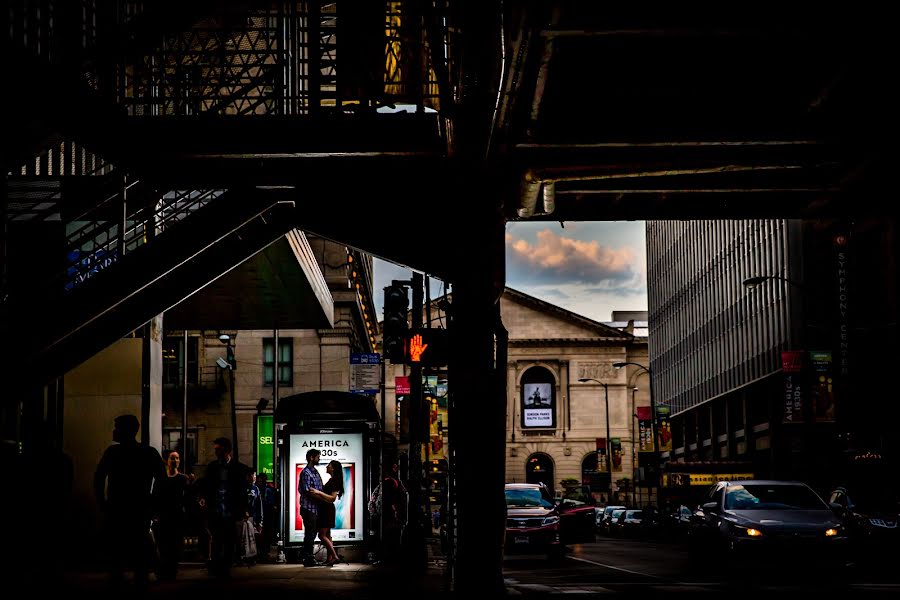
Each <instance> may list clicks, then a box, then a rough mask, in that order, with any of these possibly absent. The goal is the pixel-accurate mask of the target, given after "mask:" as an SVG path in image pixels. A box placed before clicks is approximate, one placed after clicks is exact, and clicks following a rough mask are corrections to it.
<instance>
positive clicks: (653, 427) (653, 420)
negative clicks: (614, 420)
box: [613, 360, 659, 493]
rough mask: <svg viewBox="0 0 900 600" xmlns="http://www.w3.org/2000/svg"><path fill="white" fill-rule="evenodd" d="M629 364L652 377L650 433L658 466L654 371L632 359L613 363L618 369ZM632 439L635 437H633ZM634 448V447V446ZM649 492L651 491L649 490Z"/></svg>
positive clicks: (650, 389) (650, 388)
mask: <svg viewBox="0 0 900 600" xmlns="http://www.w3.org/2000/svg"><path fill="white" fill-rule="evenodd" d="M627 365H632V366H634V367H638V368H639V369H643V370H644V372H645V373H647V377H648V378H649V379H650V387H649V390H648V391H649V393H650V435H651V436H652V437H653V456H654V459H653V460H654V461H655V462H656V463H657V465H654V467H656V466H658V462H659V441H658V440H657V439H656V401H655V400H654V398H653V373H651V372H650V368H649V367H646V366H644V365H642V364H641V363H636V362H631V361H627V360H626V361H622V362H614V363H613V367H615V368H616V369H621V368H623V367H625V366H627ZM635 390H637V388H635ZM632 398H634V395H633V392H632ZM633 420H634V417H633V416H632V421H633ZM632 439H634V438H632ZM632 448H633V446H632ZM633 461H634V459H633V458H632V463H631V464H632V476H633V475H634V473H633V468H634V462H633ZM649 487H651V486H648V488H649ZM648 493H649V490H648Z"/></svg>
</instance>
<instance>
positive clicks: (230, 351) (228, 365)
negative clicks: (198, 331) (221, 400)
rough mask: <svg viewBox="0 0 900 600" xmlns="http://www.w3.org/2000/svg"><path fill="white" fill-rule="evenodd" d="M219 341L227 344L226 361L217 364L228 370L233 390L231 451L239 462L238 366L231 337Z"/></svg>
mask: <svg viewBox="0 0 900 600" xmlns="http://www.w3.org/2000/svg"><path fill="white" fill-rule="evenodd" d="M219 341H220V342H222V343H223V344H225V356H226V357H227V360H226V359H223V358H222V357H219V358H218V359H216V364H217V365H219V368H221V369H227V370H228V383H229V387H230V388H231V437H232V439H231V450H232V456H233V457H234V460H235V461H237V460H238V435H237V405H236V403H235V393H234V369H235V367H236V366H237V365H236V361H235V360H234V347H233V346H232V345H231V336H230V335H228V334H227V333H223V334H221V335H219Z"/></svg>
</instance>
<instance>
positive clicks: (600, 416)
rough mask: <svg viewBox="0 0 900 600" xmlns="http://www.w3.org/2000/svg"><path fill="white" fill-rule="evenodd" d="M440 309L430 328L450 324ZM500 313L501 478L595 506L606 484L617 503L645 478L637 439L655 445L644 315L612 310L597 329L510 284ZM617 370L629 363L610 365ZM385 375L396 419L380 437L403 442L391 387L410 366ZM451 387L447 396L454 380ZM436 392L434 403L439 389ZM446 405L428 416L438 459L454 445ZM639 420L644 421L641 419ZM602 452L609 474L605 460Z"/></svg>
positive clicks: (643, 492)
mask: <svg viewBox="0 0 900 600" xmlns="http://www.w3.org/2000/svg"><path fill="white" fill-rule="evenodd" d="M451 300H452V298H451ZM442 306H444V304H443V299H438V300H435V301H434V302H433V303H432V307H431V313H430V314H431V322H432V326H433V327H441V326H444V325H445V324H446V322H447V321H446V318H445V315H444V313H443V311H442V309H441V307H442ZM500 314H501V317H502V320H503V325H504V327H505V328H506V330H507V332H508V334H509V355H508V362H507V403H506V434H505V437H506V475H505V479H506V481H507V482H535V481H542V482H544V483H545V484H547V485H548V486H549V487H550V488H551V489H552V490H554V491H562V486H561V482H562V481H563V480H576V481H577V482H578V483H579V484H580V485H585V486H588V488H589V489H590V492H591V494H592V495H593V496H594V497H595V498H596V499H597V500H605V499H606V496H607V494H608V493H609V487H610V479H611V480H612V483H613V489H614V490H616V491H617V493H618V494H619V496H620V497H622V498H624V497H626V495H627V497H628V498H631V496H632V491H633V481H634V480H635V479H638V480H641V479H642V477H641V473H642V471H641V470H640V468H641V466H642V465H641V464H640V460H639V456H640V451H641V444H640V439H644V440H645V444H644V446H645V449H646V450H651V449H652V441H647V440H652V436H651V434H650V433H649V431H650V423H649V420H650V412H649V409H650V386H649V378H648V377H647V372H646V371H645V370H643V369H641V368H639V367H637V366H635V365H643V366H647V367H649V363H648V362H647V360H648V353H647V322H646V319H647V313H646V312H643V311H631V312H622V313H614V314H613V321H612V322H609V323H601V322H597V321H594V320H591V319H588V318H587V317H583V316H581V315H578V314H576V313H573V312H571V311H568V310H566V309H564V308H561V307H559V306H556V305H553V304H550V303H549V302H545V301H543V300H539V299H538V298H535V297H533V296H529V295H528V294H525V293H523V292H520V291H518V290H515V289H513V288H510V287H507V288H506V289H505V291H504V293H503V296H502V297H501V299H500ZM615 363H632V364H629V365H626V366H625V367H624V368H616V367H614V366H613V365H614V364H615ZM388 373H390V375H389V376H388V378H387V381H386V382H385V384H386V396H387V406H388V410H387V412H388V414H394V415H396V417H397V418H396V419H395V420H389V421H388V423H389V424H388V426H387V431H388V432H389V433H394V434H396V435H397V436H398V438H399V441H400V443H401V445H402V444H403V443H404V442H405V435H404V433H405V431H404V415H405V410H404V408H403V401H404V399H403V396H402V394H400V395H398V394H397V393H396V386H397V384H398V383H397V382H398V381H402V382H405V379H403V378H406V377H408V373H409V369H408V367H405V366H404V365H392V366H391V367H390V370H389V371H388ZM398 378H400V379H398ZM579 379H595V380H597V381H596V382H594V381H587V382H579V381H578V380H579ZM604 384H605V385H606V386H607V387H606V388H604ZM401 385H402V384H401ZM448 385H449V389H450V391H451V395H452V390H453V381H452V379H451V380H450V381H449V382H448ZM607 390H608V393H609V396H608V405H609V412H608V413H607V410H606V406H607V397H606V391H607ZM436 391H437V392H438V400H440V393H441V387H440V382H438V388H437V390H436ZM535 392H537V395H535ZM398 398H399V402H398ZM445 406H446V405H444V406H442V405H441V404H438V405H437V406H436V410H435V411H434V412H435V414H436V417H435V420H436V421H437V425H438V427H436V428H435V431H433V432H432V449H433V450H434V449H435V444H434V441H435V439H436V437H437V439H440V445H441V446H443V448H442V452H440V454H439V455H438V456H439V457H444V456H445V455H447V448H446V446H447V444H448V443H449V444H450V445H452V439H453V438H452V436H450V435H449V431H450V427H451V422H449V421H448V418H447V414H446V408H445ZM637 415H641V416H645V417H647V418H646V419H644V420H643V421H641V420H640V419H638V417H637ZM607 416H608V419H609V420H608V421H607ZM392 421H393V426H392V425H391V422H392ZM607 422H608V423H609V435H607ZM641 431H644V432H645V433H644V436H643V438H642V437H641ZM607 438H608V439H609V440H611V441H610V442H609V443H608V444H607ZM607 448H609V449H610V450H611V454H610V461H609V462H610V467H611V472H612V475H611V477H610V474H609V473H610V471H609V470H607V468H606V459H605V456H606V455H605V454H603V452H606V451H607ZM598 451H599V452H598ZM645 456H647V455H645ZM598 457H600V458H599V459H598ZM648 460H649V459H648ZM645 462H646V461H645ZM617 482H618V483H617ZM649 494H650V490H648V489H647V488H640V487H639V488H638V489H637V490H636V493H635V497H634V498H633V500H634V501H638V500H639V499H641V498H644V499H648V498H649V497H650V496H649Z"/></svg>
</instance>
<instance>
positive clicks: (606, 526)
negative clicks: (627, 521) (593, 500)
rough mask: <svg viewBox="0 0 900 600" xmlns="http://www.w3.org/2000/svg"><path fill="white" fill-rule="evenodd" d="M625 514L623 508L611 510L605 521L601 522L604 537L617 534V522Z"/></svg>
mask: <svg viewBox="0 0 900 600" xmlns="http://www.w3.org/2000/svg"><path fill="white" fill-rule="evenodd" d="M624 514H625V508H624V507H622V508H616V509H613V511H612V512H611V513H609V516H608V517H607V518H606V520H604V521H603V532H604V533H605V534H606V535H616V534H617V533H619V527H618V522H619V518H620V517H621V516H622V515H624Z"/></svg>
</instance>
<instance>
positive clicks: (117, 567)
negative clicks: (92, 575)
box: [94, 415, 166, 587]
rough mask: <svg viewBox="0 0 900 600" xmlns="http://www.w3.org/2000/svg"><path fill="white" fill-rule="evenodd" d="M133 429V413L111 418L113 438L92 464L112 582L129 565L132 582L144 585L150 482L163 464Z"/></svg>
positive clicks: (160, 476)
mask: <svg viewBox="0 0 900 600" xmlns="http://www.w3.org/2000/svg"><path fill="white" fill-rule="evenodd" d="M138 429H140V423H139V422H138V419H137V417H135V416H134V415H121V416H119V417H116V418H115V428H114V429H113V441H114V442H116V443H115V444H113V445H112V446H110V447H108V448H107V449H106V452H104V453H103V458H101V459H100V464H98V465H97V472H96V473H95V474H94V493H95V495H96V497H97V504H98V506H99V507H100V510H101V511H102V512H103V516H104V533H105V538H106V540H105V541H106V550H107V552H108V555H109V574H110V581H111V583H112V584H113V585H118V584H121V582H122V581H123V575H124V571H125V568H126V567H127V566H130V567H132V568H133V569H134V582H135V585H137V586H139V587H143V586H144V585H146V583H147V573H148V570H149V562H150V557H151V554H152V551H153V548H152V543H151V538H150V522H151V519H152V517H153V502H152V493H153V486H154V485H159V483H160V482H161V481H162V480H163V479H164V478H165V477H166V468H165V465H164V464H163V461H162V457H160V455H159V452H157V450H156V449H155V448H153V447H151V446H146V445H142V444H139V443H138V442H137V440H136V439H135V436H136V435H137V432H138Z"/></svg>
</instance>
